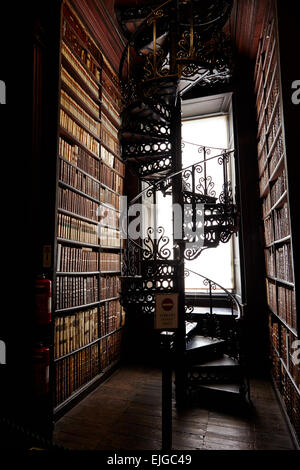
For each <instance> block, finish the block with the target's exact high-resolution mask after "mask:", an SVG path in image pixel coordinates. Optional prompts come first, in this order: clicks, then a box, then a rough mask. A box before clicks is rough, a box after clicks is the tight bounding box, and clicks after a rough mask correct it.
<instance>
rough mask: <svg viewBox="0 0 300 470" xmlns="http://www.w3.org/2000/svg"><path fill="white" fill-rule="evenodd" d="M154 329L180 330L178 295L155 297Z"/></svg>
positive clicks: (157, 295)
mask: <svg viewBox="0 0 300 470" xmlns="http://www.w3.org/2000/svg"><path fill="white" fill-rule="evenodd" d="M154 328H155V329H156V330H168V329H172V330H174V329H177V328H178V294H156V295H155V320H154Z"/></svg>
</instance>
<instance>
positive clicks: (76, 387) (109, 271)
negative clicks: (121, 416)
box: [53, 1, 125, 415]
mask: <svg viewBox="0 0 300 470" xmlns="http://www.w3.org/2000/svg"><path fill="white" fill-rule="evenodd" d="M60 67H61V68H60V100H59V101H60V102H59V130H58V156H57V191H56V194H57V198H56V206H57V211H56V226H57V230H56V249H55V253H56V262H55V275H54V286H55V289H54V297H53V313H54V319H53V323H54V325H53V333H54V346H53V369H54V372H53V376H54V384H53V393H54V405H55V409H54V414H55V415H61V414H62V412H63V410H64V409H65V408H66V409H67V408H69V407H70V405H71V404H72V401H73V400H74V402H76V401H77V400H78V397H80V395H81V394H84V393H86V392H87V390H88V389H89V387H93V386H95V383H98V381H100V380H101V379H103V377H106V376H107V373H108V372H109V370H110V369H113V368H114V367H115V366H116V364H117V362H118V360H119V358H120V352H121V339H122V328H123V326H124V320H125V319H124V312H123V310H122V307H121V305H120V298H119V291H120V274H121V253H122V242H121V238H120V231H119V217H120V213H119V209H120V196H122V194H123V179H124V164H123V163H122V161H121V160H120V144H119V139H118V132H119V127H118V126H119V125H120V103H121V96H120V89H119V84H118V78H117V75H116V73H115V72H114V71H113V69H112V68H111V67H110V66H109V61H108V59H106V58H105V57H104V55H103V53H102V52H101V50H100V49H99V47H98V46H97V44H96V43H95V42H94V40H93V38H92V37H91V36H90V34H89V33H88V32H87V30H86V28H85V26H84V25H83V23H82V22H81V20H80V18H79V17H78V16H77V14H76V13H75V12H74V11H73V10H72V7H71V6H70V5H69V4H68V2H66V1H65V2H64V3H63V5H62V18H61V63H60ZM103 76H104V77H105V78H104V79H103ZM102 95H103V97H104V105H103V107H102ZM103 111H104V112H103Z"/></svg>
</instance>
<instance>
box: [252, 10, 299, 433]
mask: <svg viewBox="0 0 300 470" xmlns="http://www.w3.org/2000/svg"><path fill="white" fill-rule="evenodd" d="M280 70H281V67H280V49H279V36H278V20H277V13H276V2H273V1H270V8H269V11H268V15H267V17H266V19H265V24H264V26H263V28H262V35H261V38H260V44H259V48H258V53H257V60H256V67H255V77H254V81H255V92H256V96H257V100H256V107H257V123H258V135H257V137H258V139H257V140H258V169H259V178H260V180H259V188H260V197H261V203H262V219H263V227H264V241H265V270H266V292H267V304H268V310H269V311H268V316H269V332H270V344H271V351H270V358H271V362H272V374H273V378H274V381H275V383H276V385H277V388H278V390H279V392H280V394H281V396H282V398H283V402H284V403H285V407H286V411H287V414H288V416H289V419H290V421H291V423H292V425H293V426H294V429H295V431H296V433H297V434H298V438H299V439H300V416H299V399H300V398H299V397H300V380H299V365H296V364H295V363H294V362H293V360H292V359H293V357H292V354H293V352H294V345H295V344H297V343H295V342H296V341H297V340H298V336H299V324H298V321H297V310H296V297H295V294H296V284H295V274H294V247H293V233H292V230H291V212H290V203H289V180H288V169H289V164H288V162H289V160H288V155H287V151H286V140H285V129H284V112H283V96H282V81H281V80H282V77H281V74H280Z"/></svg>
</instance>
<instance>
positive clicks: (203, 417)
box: [54, 366, 294, 450]
mask: <svg viewBox="0 0 300 470" xmlns="http://www.w3.org/2000/svg"><path fill="white" fill-rule="evenodd" d="M251 386H252V401H253V405H254V407H253V410H252V411H251V412H249V410H244V411H242V410H240V409H235V408H234V407H233V406H231V407H229V406H228V405H226V404H224V403H223V404H222V410H220V409H219V410H218V409H217V408H216V407H215V408H212V407H211V406H210V407H207V408H205V407H204V406H203V405H202V407H201V405H197V406H193V407H192V406H191V407H187V408H185V409H184V410H181V411H179V410H177V409H176V408H175V406H174V405H173V449H174V450H198V449H199V450H200V449H203V450H293V449H294V446H293V443H292V440H291V438H290V435H289V432H288V428H287V425H286V423H285V420H284V418H283V416H282V414H281V411H280V407H279V405H278V403H277V401H276V398H275V394H274V391H273V389H272V386H271V385H270V383H269V382H268V381H266V380H261V379H259V380H258V379H256V380H252V381H251ZM230 408H231V409H230ZM54 442H55V443H56V444H59V445H61V446H63V447H65V448H68V449H72V450H73V449H74V450H160V449H161V373H160V371H159V370H157V369H152V368H148V367H141V366H123V367H122V368H121V369H119V370H117V371H116V372H115V373H114V374H113V375H112V376H111V377H110V378H109V379H108V380H107V381H106V382H105V383H103V384H102V385H101V386H99V387H98V388H97V389H95V390H94V391H93V392H92V393H91V394H90V395H88V396H87V397H86V398H85V399H84V400H83V401H81V402H80V403H79V404H78V405H76V406H75V407H74V408H73V409H72V410H70V411H69V412H68V413H67V414H66V415H65V416H63V418H61V419H60V420H59V421H58V422H57V423H56V426H55V433H54Z"/></svg>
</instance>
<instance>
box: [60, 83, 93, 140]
mask: <svg viewBox="0 0 300 470" xmlns="http://www.w3.org/2000/svg"><path fill="white" fill-rule="evenodd" d="M60 102H61V105H62V106H63V107H64V108H65V109H66V110H67V111H69V112H70V113H71V114H72V116H74V117H75V118H76V119H77V120H78V121H80V123H81V124H82V125H83V126H84V127H86V128H87V129H88V130H89V131H90V132H92V133H94V134H96V136H97V137H98V138H99V136H100V122H99V121H96V120H95V119H94V118H92V117H91V116H90V114H88V113H87V112H86V111H84V109H82V108H81V106H79V104H78V103H77V102H76V101H75V100H73V98H71V96H69V95H68V94H67V93H66V92H65V91H64V90H61V92H60Z"/></svg>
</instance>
